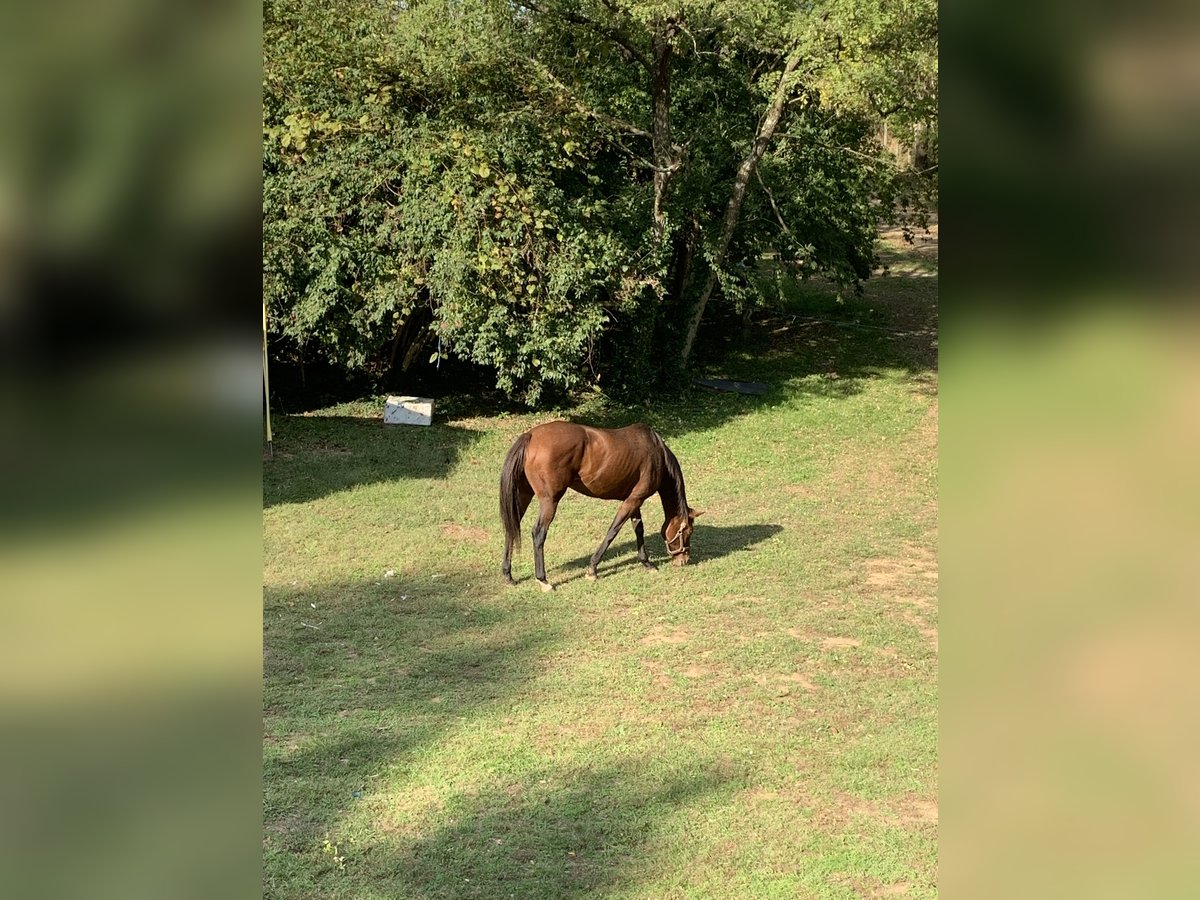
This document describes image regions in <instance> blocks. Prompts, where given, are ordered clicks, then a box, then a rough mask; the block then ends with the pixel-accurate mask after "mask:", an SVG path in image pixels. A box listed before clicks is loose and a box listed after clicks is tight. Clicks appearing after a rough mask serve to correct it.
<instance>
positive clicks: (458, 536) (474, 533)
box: [442, 522, 490, 544]
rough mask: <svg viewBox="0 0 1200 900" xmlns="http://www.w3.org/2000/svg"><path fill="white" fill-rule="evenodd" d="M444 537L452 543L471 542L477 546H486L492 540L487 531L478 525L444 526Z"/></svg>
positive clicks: (450, 523) (449, 524)
mask: <svg viewBox="0 0 1200 900" xmlns="http://www.w3.org/2000/svg"><path fill="white" fill-rule="evenodd" d="M442 536H443V537H448V538H450V540H452V541H471V542H472V543H475V544H484V543H487V542H488V541H489V540H490V537H489V536H488V533H487V530H486V529H484V528H480V527H479V526H478V525H459V524H458V523H457V522H449V523H446V524H444V525H443V526H442Z"/></svg>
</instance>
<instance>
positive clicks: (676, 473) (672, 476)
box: [650, 430, 688, 516]
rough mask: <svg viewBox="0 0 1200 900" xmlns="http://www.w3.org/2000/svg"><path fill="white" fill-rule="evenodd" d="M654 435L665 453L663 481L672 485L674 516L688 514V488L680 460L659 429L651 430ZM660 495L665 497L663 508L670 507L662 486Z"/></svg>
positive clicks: (671, 511) (672, 511) (671, 499)
mask: <svg viewBox="0 0 1200 900" xmlns="http://www.w3.org/2000/svg"><path fill="white" fill-rule="evenodd" d="M650 433H651V434H653V435H654V441H655V443H656V444H658V446H659V447H660V448H661V449H662V454H663V482H664V484H669V485H670V487H671V494H672V495H673V496H671V497H670V501H673V504H674V507H675V508H674V509H672V510H670V514H671V515H672V516H686V515H687V514H688V502H687V489H686V488H685V487H684V484H683V470H682V469H680V468H679V460H678V459H676V458H675V454H674V453H672V452H671V448H670V447H668V446H667V443H666V441H664V440H663V439H662V435H660V434H659V433H658V432H657V431H653V430H651V432H650ZM659 493H660V496H662V497H663V508H664V509H665V508H668V499H667V495H666V494H663V493H662V488H661V486H660V488H659Z"/></svg>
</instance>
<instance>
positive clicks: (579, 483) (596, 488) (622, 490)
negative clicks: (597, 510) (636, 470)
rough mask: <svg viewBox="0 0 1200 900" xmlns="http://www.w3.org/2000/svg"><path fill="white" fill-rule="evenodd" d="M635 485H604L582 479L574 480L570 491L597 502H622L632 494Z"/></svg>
mask: <svg viewBox="0 0 1200 900" xmlns="http://www.w3.org/2000/svg"><path fill="white" fill-rule="evenodd" d="M635 486H636V485H635V484H625V483H613V484H606V483H604V482H602V481H590V482H588V481H584V480H583V479H582V478H576V479H575V480H574V481H573V482H571V490H573V491H577V492H578V493H580V494H583V495H584V496H585V497H595V498H596V499H598V500H624V499H625V498H626V497H628V496H629V495H630V493H632V491H633V488H634V487H635Z"/></svg>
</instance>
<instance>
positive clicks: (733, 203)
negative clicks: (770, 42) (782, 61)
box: [683, 50, 800, 363]
mask: <svg viewBox="0 0 1200 900" xmlns="http://www.w3.org/2000/svg"><path fill="white" fill-rule="evenodd" d="M799 64H800V52H799V51H798V50H797V51H795V52H794V53H792V55H791V56H789V57H788V60H787V64H786V65H785V66H784V67H783V74H782V75H780V76H779V84H778V86H777V87H776V88H775V93H774V95H773V96H772V97H771V105H770V106H769V107H767V114H766V116H764V117H763V120H762V124H761V125H759V127H758V134H757V135H755V137H754V144H753V145H752V146H751V148H750V152H749V153H748V154H747V155H746V158H745V159H743V160H742V163H741V165H740V166H738V170H737V176H736V177H735V178H734V179H733V191H732V193H731V194H730V196H729V203H728V204H726V206H725V217H724V219H723V220H722V221H721V236H720V237H719V238H718V240H717V248H716V253H715V254H714V255H713V259H712V262H711V268H710V269H709V273H708V280H707V281H706V282H705V283H704V291H703V292H702V293H701V294H700V299H699V300H697V301H696V307H695V309H694V310H693V311H692V318H691V320H690V321H689V322H688V329H687V337H686V338H685V339H684V342H683V361H684V362H685V363H686V362H687V361H688V357H689V356H691V354H692V345H693V344H694V343H695V341H696V332H697V330H699V328H700V320H701V319H702V318H703V317H704V307H705V306H706V305H707V304H708V299H709V297H711V296H712V292H713V289H714V288H715V287H716V284H717V269H718V268H719V267H720V266H721V265H723V264H724V262H725V254H726V253H727V252H728V251H729V243H730V241H731V240H732V239H733V232H734V230H735V229H736V228H737V223H738V218H739V217H740V216H741V214H742V202H743V201H744V200H745V199H746V188H747V187H748V186H749V185H750V179H751V178H753V177H754V170H755V169H756V168H757V166H758V161H759V160H760V159H762V156H763V154H764V153H765V152H766V151H767V147H768V146H769V145H770V143H771V140H772V139H773V138H774V137H775V129H776V128H778V127H779V120H780V119H781V118H782V117H783V111H784V109H785V108H786V107H787V101H788V98H789V96H790V94H791V88H792V85H791V83H790V78H791V74H792V72H794V71H795V70H796V66H798V65H799Z"/></svg>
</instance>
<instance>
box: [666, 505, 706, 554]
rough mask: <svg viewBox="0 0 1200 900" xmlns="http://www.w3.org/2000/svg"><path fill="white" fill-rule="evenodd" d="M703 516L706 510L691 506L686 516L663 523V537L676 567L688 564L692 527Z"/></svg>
mask: <svg viewBox="0 0 1200 900" xmlns="http://www.w3.org/2000/svg"><path fill="white" fill-rule="evenodd" d="M702 515H704V510H695V509H692V508H691V507H690V506H689V507H688V511H687V515H686V516H672V517H671V518H669V519H667V521H665V522H663V527H662V537H663V540H664V541H665V542H666V544H667V552H668V553H670V554H671V562H673V563H674V564H675V565H677V566H682V565H686V564H687V561H688V558H689V557H690V556H691V544H692V527H693V526H694V525H695V524H696V520H697V519H698V518H700V517H701V516H702Z"/></svg>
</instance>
